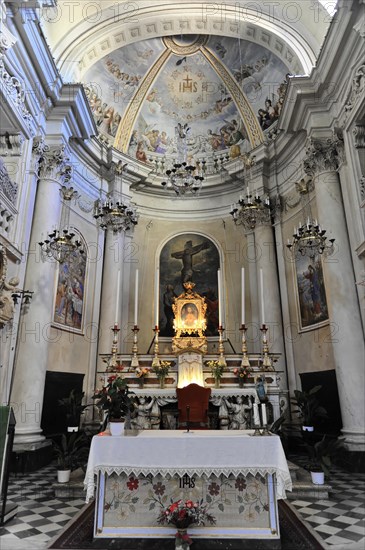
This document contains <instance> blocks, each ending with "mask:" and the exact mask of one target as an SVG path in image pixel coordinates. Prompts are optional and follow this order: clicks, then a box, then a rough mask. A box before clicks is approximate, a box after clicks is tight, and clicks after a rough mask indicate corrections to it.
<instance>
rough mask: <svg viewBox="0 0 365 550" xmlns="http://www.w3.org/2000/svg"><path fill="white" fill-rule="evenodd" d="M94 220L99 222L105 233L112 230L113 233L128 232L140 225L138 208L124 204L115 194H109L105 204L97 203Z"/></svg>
mask: <svg viewBox="0 0 365 550" xmlns="http://www.w3.org/2000/svg"><path fill="white" fill-rule="evenodd" d="M94 218H95V219H96V220H97V221H98V224H99V227H101V229H104V230H105V231H106V230H107V229H111V230H112V231H113V233H119V232H120V231H128V230H129V229H131V227H133V226H134V225H137V223H138V215H137V211H136V208H135V207H134V206H132V205H129V206H127V205H126V204H124V203H123V202H122V200H121V199H118V197H117V196H116V193H115V192H113V193H110V194H108V195H107V198H106V200H105V201H104V202H103V203H102V202H101V201H97V203H96V204H95V209H94Z"/></svg>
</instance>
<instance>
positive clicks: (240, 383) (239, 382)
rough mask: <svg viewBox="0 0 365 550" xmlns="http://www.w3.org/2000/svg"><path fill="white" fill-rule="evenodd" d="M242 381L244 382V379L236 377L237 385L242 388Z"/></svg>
mask: <svg viewBox="0 0 365 550" xmlns="http://www.w3.org/2000/svg"><path fill="white" fill-rule="evenodd" d="M244 383H245V381H244V379H243V378H239V379H238V385H239V387H240V388H243V386H244Z"/></svg>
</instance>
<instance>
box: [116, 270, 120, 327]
mask: <svg viewBox="0 0 365 550" xmlns="http://www.w3.org/2000/svg"><path fill="white" fill-rule="evenodd" d="M119 295H120V269H119V270H118V277H117V300H116V303H115V324H116V325H118V320H119V315H118V314H119Z"/></svg>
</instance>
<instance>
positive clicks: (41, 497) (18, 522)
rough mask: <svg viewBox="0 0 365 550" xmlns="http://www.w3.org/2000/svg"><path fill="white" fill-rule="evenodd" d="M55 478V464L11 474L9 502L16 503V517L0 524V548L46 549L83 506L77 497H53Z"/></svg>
mask: <svg viewBox="0 0 365 550" xmlns="http://www.w3.org/2000/svg"><path fill="white" fill-rule="evenodd" d="M56 479H57V473H56V468H55V466H54V465H50V466H46V467H45V468H42V469H41V470H39V471H37V472H32V473H28V474H24V475H21V474H12V475H11V477H10V480H9V489H8V501H11V502H14V503H15V504H17V505H18V512H17V515H16V516H15V518H13V519H12V520H10V521H8V522H7V523H5V525H4V526H3V527H0V550H10V549H15V548H16V549H18V548H19V549H21V548H30V549H32V550H33V548H34V549H37V550H38V549H41V548H46V547H47V544H48V542H49V541H50V540H51V539H52V538H53V537H54V536H55V535H57V533H59V532H60V530H61V529H62V528H63V527H64V526H65V525H66V523H68V522H69V521H70V519H71V518H72V517H73V516H74V515H75V514H76V512H78V511H79V510H80V509H81V508H82V507H83V506H84V505H85V501H84V500H83V499H80V498H78V499H71V500H70V499H64V500H62V499H56V498H55V497H54V491H53V483H54V482H55V481H56ZM22 543H23V544H22Z"/></svg>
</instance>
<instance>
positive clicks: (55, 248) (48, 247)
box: [38, 185, 85, 264]
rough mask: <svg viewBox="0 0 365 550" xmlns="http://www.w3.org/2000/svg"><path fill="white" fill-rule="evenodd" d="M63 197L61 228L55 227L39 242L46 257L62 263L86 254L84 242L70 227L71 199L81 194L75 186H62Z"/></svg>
mask: <svg viewBox="0 0 365 550" xmlns="http://www.w3.org/2000/svg"><path fill="white" fill-rule="evenodd" d="M60 193H61V197H62V212H61V222H60V226H59V229H53V231H52V232H51V233H48V237H47V238H46V239H44V241H42V242H39V243H38V244H39V246H40V247H41V250H42V255H43V256H44V257H45V258H50V259H53V260H56V261H57V262H59V263H60V264H64V263H65V262H66V261H69V262H72V261H73V260H74V259H76V257H77V254H76V253H77V252H78V253H79V254H84V253H85V251H84V249H83V246H82V242H81V241H80V240H79V239H77V238H75V237H76V233H74V231H73V230H72V229H71V228H70V224H69V220H70V201H71V200H72V199H77V198H78V197H79V194H78V193H77V191H75V190H74V188H73V187H66V186H64V185H63V186H62V187H61V189H60Z"/></svg>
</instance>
